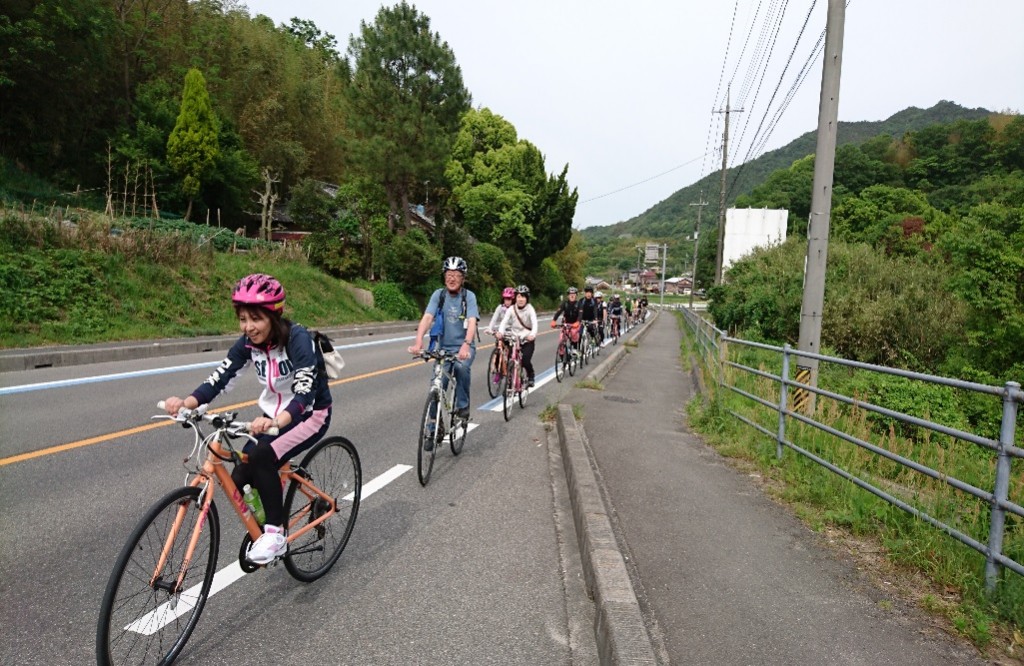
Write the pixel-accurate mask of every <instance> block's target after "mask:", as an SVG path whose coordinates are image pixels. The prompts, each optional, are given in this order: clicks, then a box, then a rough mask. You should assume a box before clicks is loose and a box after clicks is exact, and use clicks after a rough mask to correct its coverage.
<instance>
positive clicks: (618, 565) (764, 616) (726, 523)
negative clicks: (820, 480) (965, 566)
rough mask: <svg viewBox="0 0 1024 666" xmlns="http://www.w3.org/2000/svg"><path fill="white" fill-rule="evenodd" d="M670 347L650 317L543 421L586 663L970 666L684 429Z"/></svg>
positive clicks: (676, 339)
mask: <svg viewBox="0 0 1024 666" xmlns="http://www.w3.org/2000/svg"><path fill="white" fill-rule="evenodd" d="M681 336H682V333H681V331H680V329H679V325H678V323H677V320H676V318H675V317H674V316H672V315H671V314H670V313H668V312H665V313H661V314H659V315H658V316H656V317H655V318H654V319H653V321H649V322H648V323H647V324H645V326H644V327H643V328H642V329H640V330H639V332H638V334H637V336H629V338H628V340H634V339H636V340H638V345H637V346H636V347H631V346H625V345H623V344H622V343H620V345H619V347H618V348H617V349H615V350H614V351H613V353H612V354H610V355H608V356H605V355H602V356H603V358H604V361H603V362H602V363H601V364H600V365H599V366H597V367H596V368H595V369H594V370H593V371H592V372H591V373H590V376H591V377H593V378H597V379H598V380H599V381H601V382H602V384H603V386H604V388H603V389H602V390H588V389H582V388H575V389H573V390H572V391H570V392H569V393H568V394H567V395H566V397H565V398H564V399H563V401H562V404H561V405H560V406H559V410H558V424H557V425H558V436H559V444H560V446H561V449H562V456H563V464H564V466H565V468H566V475H567V478H568V482H569V489H570V496H571V499H572V505H573V512H574V521H575V523H576V531H577V538H578V540H579V541H580V551H581V557H582V559H583V568H584V574H585V578H586V580H587V587H588V591H589V592H590V593H591V595H592V597H593V599H594V602H595V634H596V638H597V643H598V652H599V654H600V655H601V662H602V663H631V664H632V663H672V664H897V663H898V664H906V665H911V664H921V665H924V664H928V665H930V666H935V665H940V664H983V663H986V662H985V661H984V660H983V659H982V658H980V657H979V656H978V654H977V652H976V651H975V650H974V649H973V648H971V647H969V646H966V647H965V646H964V645H963V644H961V643H960V642H957V641H955V640H953V639H951V638H950V637H948V636H947V635H946V634H944V633H943V632H942V631H940V630H938V629H936V628H934V627H933V626H931V624H930V623H929V622H928V620H927V618H926V617H925V616H924V615H923V613H922V612H921V611H919V610H917V609H916V608H914V607H911V606H907V605H906V604H904V603H903V602H901V601H900V600H898V599H896V598H891V597H890V596H889V595H887V593H886V592H885V591H884V590H882V589H879V588H878V587H876V586H875V585H874V584H872V583H871V582H869V581H868V579H867V578H866V577H865V576H864V575H863V574H861V573H859V572H858V571H857V567H856V565H855V563H854V562H852V561H851V560H849V559H847V558H846V557H845V556H843V555H842V554H841V553H839V552H838V551H837V550H836V549H835V548H829V547H828V545H827V544H825V543H824V542H823V538H824V537H822V536H820V535H818V534H816V533H815V532H812V531H811V530H810V529H808V528H807V527H805V526H804V525H803V524H802V523H801V522H800V521H798V520H797V519H796V518H795V517H794V516H793V515H792V514H791V513H790V512H789V511H788V510H786V509H785V508H784V507H782V506H780V505H778V504H776V503H775V502H773V501H772V500H770V499H769V498H767V497H766V496H765V495H764V494H763V493H762V492H761V490H760V489H759V488H758V486H757V484H756V483H755V480H754V479H751V478H749V477H748V476H747V475H746V474H744V473H741V472H738V471H737V470H736V469H734V468H733V467H731V466H729V465H728V464H727V463H726V461H725V460H724V459H723V458H722V457H721V456H719V455H718V454H717V453H716V452H715V451H714V450H713V449H711V448H710V447H708V446H706V445H705V444H704V443H703V442H702V441H701V440H700V439H699V438H698V437H697V436H695V435H694V434H692V433H691V432H690V430H689V428H688V425H687V422H686V413H685V405H686V404H687V403H688V402H689V401H690V400H691V399H692V398H693V397H694V396H695V395H696V393H697V390H698V389H697V384H696V380H695V375H694V373H693V372H692V369H691V368H690V367H685V368H684V367H683V359H682V358H681V356H680V341H681ZM606 349H611V348H606ZM686 362H687V363H689V361H686ZM573 406H576V407H577V412H579V411H580V410H582V416H581V419H580V420H579V421H577V420H576V418H575V417H574V414H573V409H572V407H573ZM783 464H785V463H783Z"/></svg>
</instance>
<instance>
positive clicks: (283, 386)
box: [192, 324, 331, 422]
mask: <svg viewBox="0 0 1024 666" xmlns="http://www.w3.org/2000/svg"><path fill="white" fill-rule="evenodd" d="M250 366H251V367H253V368H255V369H256V378H257V380H259V382H260V385H261V386H262V387H263V393H262V394H260V399H259V406H260V409H262V410H263V413H264V414H266V415H268V416H269V417H271V418H276V417H277V415H278V414H280V413H281V412H282V411H284V410H287V411H288V413H289V414H291V415H292V420H293V421H296V422H297V421H298V420H299V417H300V416H301V415H302V414H303V413H304V412H307V411H312V410H319V409H326V408H327V407H330V406H331V391H330V389H329V388H328V387H327V377H326V376H325V374H324V373H323V372H319V371H317V352H316V348H315V347H314V345H313V338H312V336H311V335H310V334H309V332H308V331H307V330H306V329H305V328H304V327H302V326H300V325H299V324H292V325H291V329H290V331H289V333H288V344H287V346H286V347H283V348H282V347H270V346H267V347H257V346H255V345H253V344H252V343H251V342H250V341H249V338H248V337H246V336H245V335H243V336H241V337H240V338H238V340H237V341H236V342H235V344H234V345H232V346H231V349H229V350H228V356H227V358H225V359H224V360H223V361H222V362H221V364H220V367H218V368H217V369H216V370H214V371H213V374H212V375H210V376H209V378H207V380H206V381H205V382H203V383H202V384H200V385H199V387H198V388H197V389H196V390H195V391H193V392H192V397H194V398H195V399H196V400H198V401H199V404H201V405H205V404H207V403H209V402H210V401H211V400H213V399H214V398H216V397H217V396H218V395H219V394H220V393H222V392H226V391H230V390H231V389H232V388H234V384H235V379H236V378H237V377H238V376H239V375H241V374H243V373H244V372H245V371H246V370H247V369H248V368H249V367H250Z"/></svg>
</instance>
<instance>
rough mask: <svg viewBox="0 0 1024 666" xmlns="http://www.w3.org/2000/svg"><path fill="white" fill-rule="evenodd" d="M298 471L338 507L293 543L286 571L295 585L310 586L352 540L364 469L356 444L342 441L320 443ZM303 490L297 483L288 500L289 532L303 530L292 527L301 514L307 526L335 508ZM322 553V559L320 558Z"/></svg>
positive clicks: (291, 487)
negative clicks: (304, 516)
mask: <svg viewBox="0 0 1024 666" xmlns="http://www.w3.org/2000/svg"><path fill="white" fill-rule="evenodd" d="M299 470H300V472H301V473H302V474H303V475H304V476H305V477H306V479H307V480H308V481H309V482H310V483H312V484H313V485H314V486H316V487H317V488H319V489H320V490H322V491H323V492H324V494H326V495H330V496H331V497H333V498H334V504H335V506H336V507H337V511H336V512H335V514H334V515H333V516H331V517H330V518H328V519H327V520H325V521H324V522H322V523H320V525H318V526H317V527H315V528H313V529H311V530H309V531H308V532H306V533H305V534H303V535H302V536H300V537H299V538H297V539H294V540H292V541H291V543H289V544H288V553H287V554H286V555H285V556H284V568H285V569H287V570H288V573H289V574H291V576H292V578H294V579H295V580H299V581H302V582H304V583H311V582H313V581H314V580H316V579H317V578H320V577H321V576H323V575H324V574H326V573H327V572H328V571H330V570H331V567H333V566H334V564H335V562H337V561H338V558H339V557H341V553H342V551H344V550H345V546H346V545H347V544H348V539H349V537H350V536H352V528H353V527H355V524H356V517H357V516H358V515H359V499H360V497H361V496H362V487H363V470H362V466H361V465H360V463H359V452H358V451H356V447H355V445H354V444H353V443H352V442H350V441H349V440H347V439H346V438H344V437H337V436H335V437H327V438H325V439H322V440H320V441H319V442H317V443H316V445H315V446H313V448H312V449H310V451H309V453H307V454H306V456H305V457H304V458H303V459H302V463H301V464H300V465H299ZM301 487H302V485H301V484H300V483H298V482H297V481H294V480H293V481H292V482H291V484H290V485H289V486H288V494H287V495H285V499H284V511H285V515H286V516H288V522H289V529H296V528H298V527H301V524H298V525H295V526H292V525H291V523H292V521H293V520H295V517H296V516H297V515H299V514H301V515H308V516H309V519H308V520H307V521H306V522H307V523H309V522H312V521H313V520H315V519H316V518H319V517H320V516H321V515H323V513H325V512H326V511H328V510H329V509H330V504H329V503H328V502H326V501H325V500H324V499H323V498H321V497H316V498H315V499H312V500H310V499H309V497H307V496H306V495H305V494H304V493H302V492H300V490H299V489H300V488H301ZM296 499H298V503H297V504H296ZM307 509H308V512H307ZM317 553H322V555H321V556H320V557H317V555H316V554H317Z"/></svg>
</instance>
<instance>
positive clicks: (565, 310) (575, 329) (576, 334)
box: [551, 287, 583, 355]
mask: <svg viewBox="0 0 1024 666" xmlns="http://www.w3.org/2000/svg"><path fill="white" fill-rule="evenodd" d="M578 298H579V290H578V289H577V288H576V287H569V291H568V292H567V294H566V297H565V300H564V301H562V304H561V305H559V306H558V309H557V310H555V314H554V316H553V317H551V328H556V327H557V326H558V318H559V317H561V318H562V323H564V324H569V325H570V326H569V341H570V342H571V343H572V350H573V353H574V354H577V355H578V354H579V349H578V347H579V344H580V317H581V316H582V314H583V313H582V311H581V310H580V303H579V301H578V300H577V299H578Z"/></svg>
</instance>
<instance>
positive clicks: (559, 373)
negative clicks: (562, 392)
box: [555, 344, 567, 384]
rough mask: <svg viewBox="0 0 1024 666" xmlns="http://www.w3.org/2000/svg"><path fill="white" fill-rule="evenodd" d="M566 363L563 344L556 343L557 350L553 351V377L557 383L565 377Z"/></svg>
mask: <svg viewBox="0 0 1024 666" xmlns="http://www.w3.org/2000/svg"><path fill="white" fill-rule="evenodd" d="M566 365H567V364H566V358H565V345H561V344H560V345H558V351H556V352H555V379H557V380H558V383H559V384H561V383H562V379H564V378H565V367H566Z"/></svg>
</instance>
